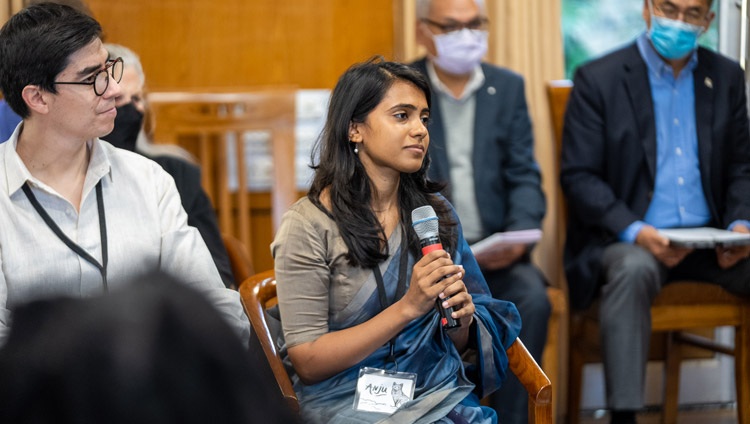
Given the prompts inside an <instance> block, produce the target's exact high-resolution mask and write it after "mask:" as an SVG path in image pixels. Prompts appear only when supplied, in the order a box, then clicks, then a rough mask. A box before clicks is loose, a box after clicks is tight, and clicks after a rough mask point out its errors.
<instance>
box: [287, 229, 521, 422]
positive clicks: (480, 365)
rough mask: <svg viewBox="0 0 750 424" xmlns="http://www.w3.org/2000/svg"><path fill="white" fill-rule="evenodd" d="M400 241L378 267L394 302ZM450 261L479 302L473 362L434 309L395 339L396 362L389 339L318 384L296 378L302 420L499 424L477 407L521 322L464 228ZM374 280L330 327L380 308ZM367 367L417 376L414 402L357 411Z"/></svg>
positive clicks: (500, 373) (493, 386)
mask: <svg viewBox="0 0 750 424" xmlns="http://www.w3.org/2000/svg"><path fill="white" fill-rule="evenodd" d="M394 233H400V232H398V231H396V232H394ZM401 237H402V236H401ZM392 238H393V237H392ZM397 238H398V239H399V240H400V237H397ZM399 240H389V245H392V247H393V248H391V249H390V250H389V251H390V252H391V256H390V258H389V259H388V260H387V261H385V262H384V263H383V265H382V267H381V272H382V274H383V280H384V283H385V289H386V293H387V296H388V298H389V299H392V298H393V297H394V294H395V291H396V287H397V283H398V275H399V260H398V258H399V256H400V254H401V248H400V247H399ZM394 258H396V260H393V259H394ZM453 261H454V263H456V264H461V265H463V267H464V271H465V275H464V278H463V281H464V283H465V284H466V288H467V290H468V291H469V293H471V295H472V297H473V301H474V305H475V307H476V312H475V315H474V318H475V322H476V324H475V325H473V329H474V331H475V334H474V335H473V336H472V337H471V338H472V339H474V340H476V344H477V346H476V352H474V354H473V355H470V356H471V358H470V361H471V362H464V360H463V359H462V357H461V355H460V354H459V352H458V351H457V349H456V348H455V346H454V345H453V342H452V341H451V339H450V337H449V336H448V334H447V333H446V332H445V331H444V330H443V329H442V326H441V325H440V315H439V312H438V311H437V310H436V309H433V310H431V311H430V312H429V313H427V314H425V315H424V316H422V317H421V318H418V319H416V320H414V321H412V322H411V323H410V324H409V325H408V326H407V327H406V328H405V329H404V330H403V331H402V332H401V333H400V334H399V335H398V336H397V337H396V338H395V356H396V361H395V363H394V362H389V361H387V358H388V356H389V354H390V348H389V345H388V344H386V345H384V346H382V347H380V348H379V349H378V350H376V351H375V352H373V353H372V354H371V355H370V356H369V357H368V358H367V359H365V360H364V361H362V362H360V363H359V364H357V365H355V366H353V367H351V368H349V369H347V370H345V371H342V372H340V373H339V374H337V375H335V376H333V377H331V378H329V379H327V380H324V381H321V382H319V383H316V384H312V385H305V384H303V383H302V382H301V381H300V380H299V379H298V378H296V376H292V380H293V382H294V389H295V391H296V392H297V396H298V398H299V401H300V410H301V414H302V418H303V420H304V422H310V423H375V422H377V423H434V422H437V423H462V422H467V423H493V424H494V423H497V416H496V414H495V411H494V410H492V409H491V408H487V407H483V406H480V404H479V399H480V398H482V397H484V396H486V395H488V394H489V393H491V392H493V391H495V390H497V389H498V388H499V387H500V385H501V384H502V382H503V380H504V379H505V375H506V370H507V367H508V357H507V355H506V353H505V351H506V349H507V348H508V347H509V346H510V345H511V344H512V343H513V342H514V341H515V339H516V337H517V336H518V332H519V331H520V328H521V319H520V316H519V314H518V311H517V310H516V307H515V305H514V304H512V303H510V302H505V301H501V300H497V299H493V298H492V296H491V295H490V292H489V288H488V287H487V283H486V282H485V280H484V277H483V276H482V273H481V272H480V270H479V266H478V264H477V262H476V260H475V259H474V256H473V255H472V253H471V250H470V248H469V246H468V244H467V243H466V240H464V238H463V234H462V233H461V232H460V229H459V240H458V246H457V251H456V252H455V253H454V254H453ZM414 263H415V258H414V257H413V256H412V255H411V254H409V258H408V268H407V272H406V281H407V284H408V282H409V281H410V280H411V270H412V267H413V266H414ZM372 282H374V280H373V279H372V278H370V281H368V284H363V286H362V289H361V293H359V294H358V295H357V297H356V299H357V301H356V303H358V304H356V305H351V306H352V308H347V310H349V311H352V312H351V313H348V314H345V315H346V316H332V317H331V320H330V322H329V326H330V331H337V330H341V329H344V328H349V327H352V326H355V325H358V324H360V323H362V322H365V321H367V320H369V319H371V318H372V317H374V316H375V315H377V314H378V313H380V312H381V310H382V306H381V304H380V301H379V297H378V292H377V287H376V285H375V284H374V283H373V284H369V283H372ZM342 315H344V314H342ZM283 351H284V350H283V349H282V352H283ZM465 356H466V355H465ZM467 360H468V359H467ZM362 367H373V368H380V369H385V370H389V371H401V372H410V373H416V374H417V382H416V385H415V392H414V400H412V401H409V402H407V403H404V404H403V405H402V406H401V407H400V408H399V409H398V410H397V411H396V412H395V413H393V414H392V415H390V416H389V415H385V414H381V413H374V412H363V411H357V410H355V409H354V408H353V402H354V397H355V391H356V385H357V379H358V377H359V370H360V368H362Z"/></svg>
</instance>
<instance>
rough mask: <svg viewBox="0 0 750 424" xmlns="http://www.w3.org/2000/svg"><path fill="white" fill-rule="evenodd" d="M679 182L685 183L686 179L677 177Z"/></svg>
mask: <svg viewBox="0 0 750 424" xmlns="http://www.w3.org/2000/svg"><path fill="white" fill-rule="evenodd" d="M677 184H679V185H683V184H685V179H684V178H682V177H679V178H677Z"/></svg>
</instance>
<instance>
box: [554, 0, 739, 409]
mask: <svg viewBox="0 0 750 424" xmlns="http://www.w3.org/2000/svg"><path fill="white" fill-rule="evenodd" d="M643 17H644V19H645V21H646V24H647V26H648V32H647V33H645V34H643V35H641V37H639V38H638V40H637V41H636V42H635V43H633V44H631V45H630V46H627V47H625V48H623V49H621V50H618V51H616V52H613V53H611V54H609V55H607V56H605V57H603V58H600V59H598V60H595V61H593V62H591V63H589V64H587V65H585V66H583V67H581V68H580V69H579V70H578V72H577V73H576V76H575V80H574V82H575V86H574V89H573V92H572V93H571V98H570V102H569V104H568V108H567V114H566V117H565V129H564V135H563V153H562V166H561V180H560V181H561V184H562V187H563V190H564V191H565V194H566V196H567V200H568V206H569V220H570V222H569V230H568V239H567V240H566V246H565V267H566V274H567V277H568V282H569V287H570V292H571V293H570V300H571V305H572V306H573V307H574V308H586V307H587V306H589V305H590V304H591V302H592V301H593V299H594V297H595V296H597V295H599V297H600V299H601V305H600V317H599V318H600V321H601V326H602V331H601V334H602V346H603V349H602V350H603V354H604V355H603V356H604V358H603V361H604V370H605V379H606V384H607V404H608V406H609V408H610V409H612V411H613V414H612V422H614V423H618V422H625V423H634V422H635V411H637V410H638V409H640V408H641V407H642V406H643V387H644V377H645V367H646V360H647V355H648V342H649V337H650V328H651V320H650V313H649V310H650V304H651V302H652V300H653V299H654V297H655V296H656V295H657V294H658V293H659V291H660V289H661V287H662V285H663V284H665V283H667V282H669V281H672V280H677V279H686V278H690V279H697V280H705V281H709V282H713V283H716V284H719V285H721V286H722V287H724V288H726V289H727V290H729V291H731V292H734V293H742V294H748V293H750V261H748V260H747V257H748V255H750V247H737V248H731V249H730V248H721V247H719V248H716V249H700V250H691V249H686V248H677V247H674V246H671V245H670V244H669V241H668V240H667V239H666V238H665V237H663V236H662V235H661V234H660V233H659V232H658V231H657V229H659V228H673V227H698V226H711V227H719V228H725V229H730V230H733V231H737V232H743V233H748V232H750V223H748V221H747V220H748V219H750V134H749V133H748V115H747V103H746V97H745V81H744V73H743V71H742V69H741V68H740V67H739V65H737V64H736V63H735V62H733V61H731V60H729V59H727V58H725V57H722V56H720V55H718V54H716V53H714V52H711V51H709V50H706V49H704V48H700V47H697V39H698V37H699V36H700V35H701V34H702V33H703V32H704V31H705V30H706V29H707V28H708V27H709V25H710V23H711V21H712V20H713V18H714V13H713V12H711V0H647V1H646V2H644V8H643Z"/></svg>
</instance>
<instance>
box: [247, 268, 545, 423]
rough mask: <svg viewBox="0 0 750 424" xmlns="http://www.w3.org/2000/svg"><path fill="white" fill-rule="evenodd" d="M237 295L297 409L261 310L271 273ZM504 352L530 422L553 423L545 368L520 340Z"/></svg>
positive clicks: (270, 291)
mask: <svg viewBox="0 0 750 424" xmlns="http://www.w3.org/2000/svg"><path fill="white" fill-rule="evenodd" d="M240 298H241V299H242V305H243V306H244V308H245V313H247V316H248V318H249V319H250V324H251V325H252V327H253V332H254V333H255V334H256V335H257V337H258V339H259V341H260V344H261V347H262V348H263V352H264V354H265V356H266V359H267V360H268V363H269V364H270V366H271V370H272V371H273V374H274V377H276V382H277V383H278V385H279V388H280V390H281V392H282V394H283V396H284V398H285V399H286V400H287V402H288V403H289V405H290V407H291V408H293V410H294V411H295V412H298V411H299V401H298V399H297V395H296V394H295V392H294V388H293V387H292V382H291V380H290V379H289V375H288V374H287V372H286V369H285V368H284V364H283V362H282V360H281V357H280V356H279V352H278V351H277V349H276V345H275V344H274V341H273V337H272V335H271V332H270V331H269V328H268V323H267V321H266V316H265V313H264V311H265V309H266V308H267V307H269V306H272V305H274V304H275V303H276V279H275V277H274V272H273V271H272V270H271V271H265V272H262V273H260V274H256V275H254V276H252V277H250V278H248V279H247V280H245V281H244V282H243V283H242V285H241V286H240ZM507 354H508V362H509V368H510V370H511V371H512V372H513V373H514V374H515V375H516V376H517V377H518V380H519V381H520V382H521V384H522V385H523V386H524V388H526V391H527V393H528V394H529V423H531V424H550V423H552V384H551V383H550V381H549V379H548V378H547V376H546V375H545V374H544V371H542V368H541V367H540V366H539V365H538V364H537V363H536V361H535V360H534V358H533V357H532V356H531V354H530V353H529V351H528V350H526V347H525V346H524V345H523V343H522V342H521V339H516V341H515V342H514V343H513V344H512V345H511V346H510V347H509V348H508V350H507Z"/></svg>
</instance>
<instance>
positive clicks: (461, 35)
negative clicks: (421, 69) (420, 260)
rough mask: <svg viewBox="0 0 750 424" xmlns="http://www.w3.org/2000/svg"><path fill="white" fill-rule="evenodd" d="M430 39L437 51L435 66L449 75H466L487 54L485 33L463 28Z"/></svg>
mask: <svg viewBox="0 0 750 424" xmlns="http://www.w3.org/2000/svg"><path fill="white" fill-rule="evenodd" d="M432 39H433V40H434V41H435V49H436V50H437V56H436V57H435V58H434V62H435V65H437V66H438V67H439V68H440V69H442V70H444V71H445V72H448V73H451V74H455V75H463V74H468V73H469V72H471V71H472V70H474V68H476V67H477V65H479V63H480V62H481V61H482V58H483V57H484V55H485V54H486V53H487V31H482V30H476V29H475V30H472V29H467V28H464V29H462V30H460V31H453V32H449V33H447V34H436V35H433V36H432Z"/></svg>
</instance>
